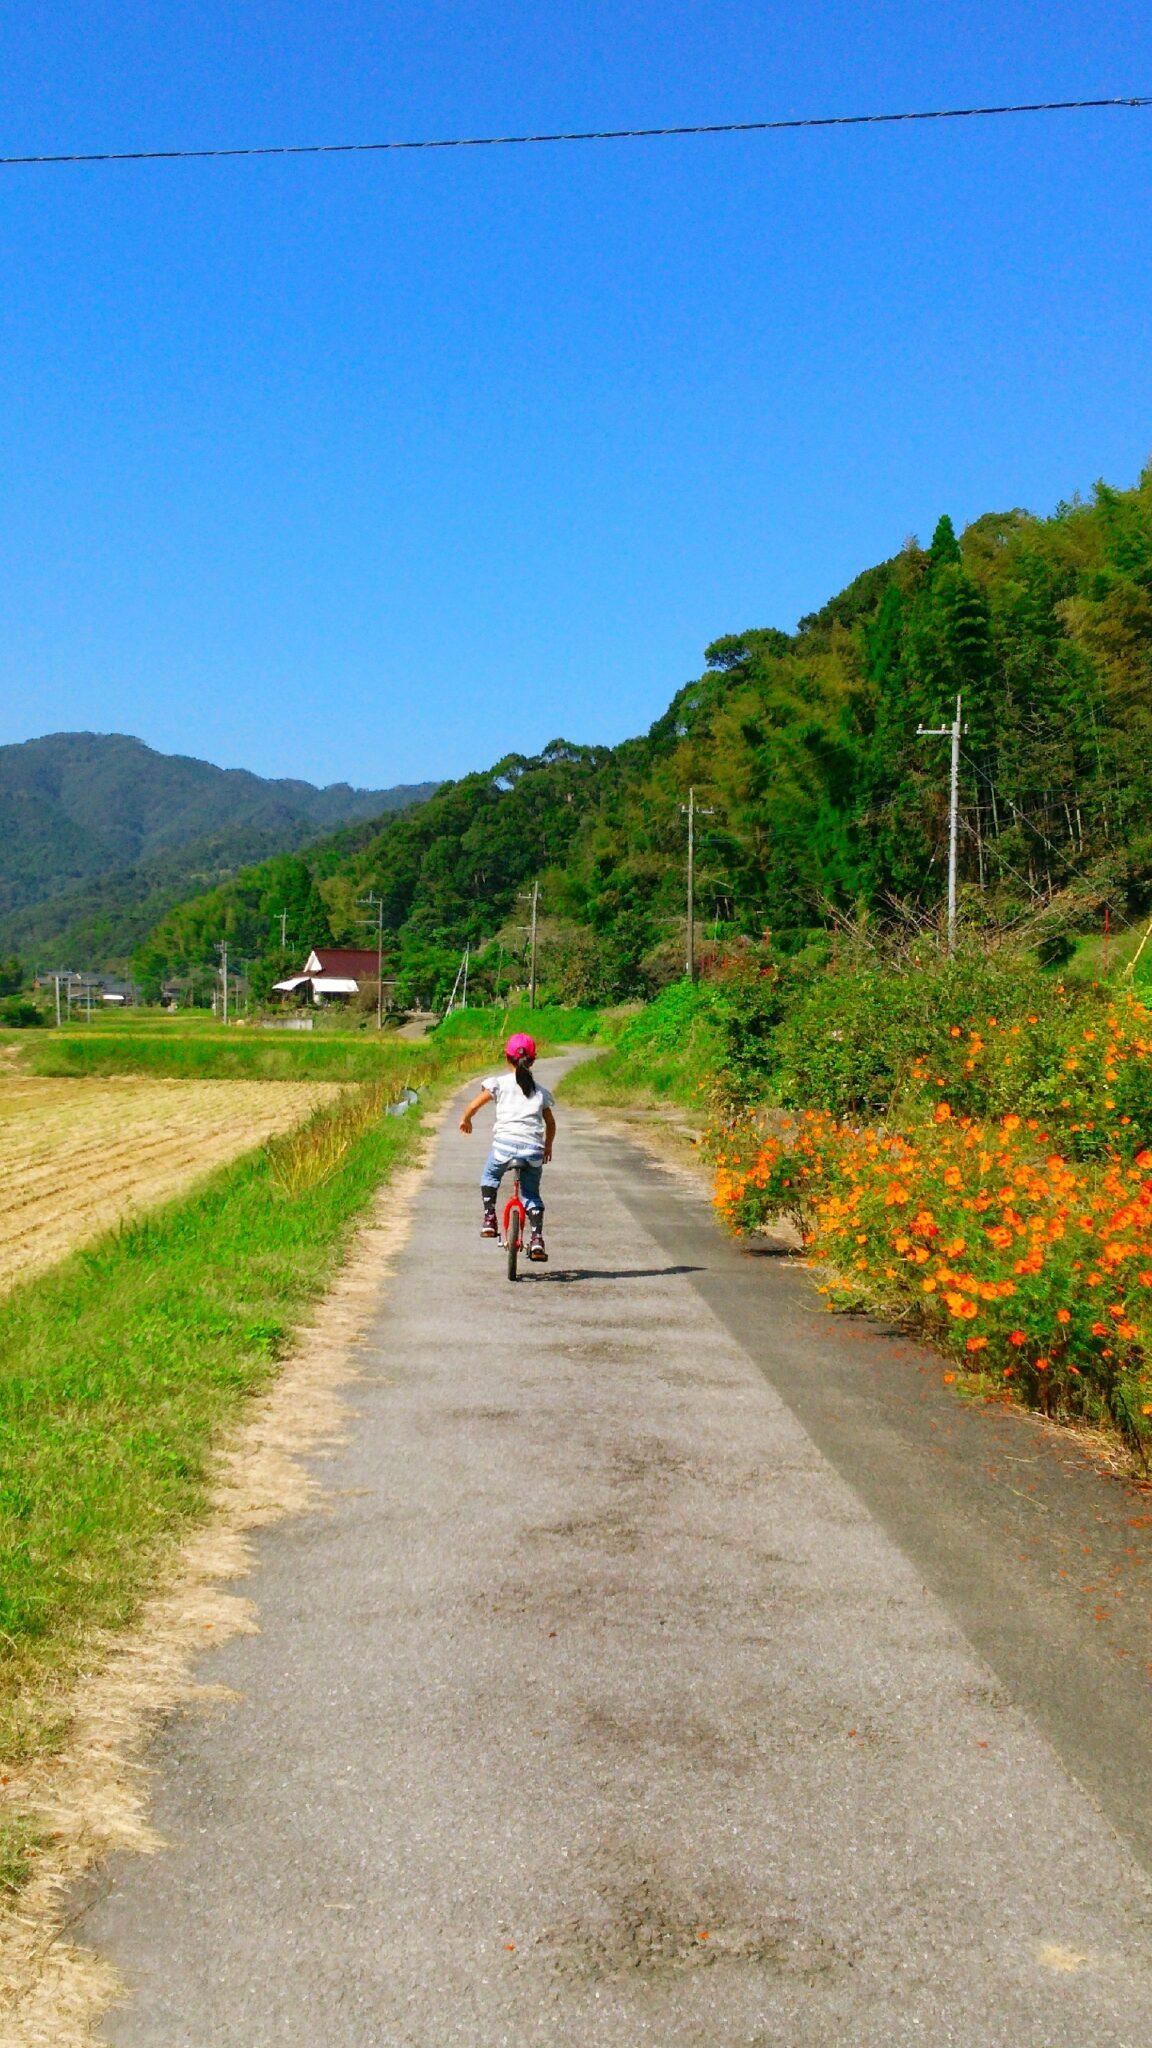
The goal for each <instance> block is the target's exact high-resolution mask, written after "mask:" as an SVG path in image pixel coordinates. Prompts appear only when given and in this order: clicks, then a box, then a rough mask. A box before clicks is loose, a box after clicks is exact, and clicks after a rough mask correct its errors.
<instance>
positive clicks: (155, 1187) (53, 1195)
mask: <svg viewBox="0 0 1152 2048" xmlns="http://www.w3.org/2000/svg"><path fill="white" fill-rule="evenodd" d="M339 1092H340V1090H339V1087H338V1086H337V1085H336V1084H334V1083H330V1082H328V1083H325V1082H301V1081H283V1082H275V1081H155V1080H150V1079H147V1078H144V1077H141V1078H136V1077H135V1076H132V1077H125V1078H123V1079H120V1078H117V1079H108V1080H84V1081H70V1080H47V1079H32V1078H31V1077H28V1076H16V1075H8V1074H3V1075H0V1158H2V1159H3V1162H4V1179H3V1186H2V1187H0V1291H2V1290H4V1289H6V1288H9V1287H11V1286H12V1285H13V1284H14V1283H15V1282H16V1281H17V1280H22V1279H25V1278H26V1277H27V1276H28V1275H29V1274H33V1273H38V1272H41V1271H42V1270H43V1268H44V1267H45V1266H50V1265H52V1263H53V1262H54V1261H55V1260H56V1259H59V1258H62V1257H63V1255H64V1253H65V1252H69V1251H71V1250H72V1249H73V1248H74V1246H76V1245H80V1244H84V1243H86V1242H87V1241H88V1240H89V1239H91V1238H93V1237H96V1236H98V1235H99V1233H100V1232H101V1231H103V1230H107V1229H109V1228H110V1227H111V1226H112V1225H114V1224H116V1223H119V1222H121V1221H122V1220H123V1219H124V1218H126V1217H128V1216H133V1215H138V1214H139V1213H140V1212H141V1211H142V1210H144V1209H148V1208H151V1207H152V1206H153V1205H154V1204H155V1203H157V1202H162V1201H166V1200H167V1199H168V1197H169V1196H171V1195H176V1194H179V1193H180V1192H181V1191H182V1189H184V1188H186V1187H188V1186H189V1184H190V1183H191V1182H193V1181H196V1180H199V1179H201V1178H202V1176H203V1175H205V1174H207V1173H211V1172H212V1171H213V1170H214V1169H215V1168H216V1167H218V1166H223V1165H225V1164H226V1163H227V1161H228V1160H229V1159H233V1158H235V1157H236V1155H237V1153H239V1152H245V1151H247V1150H248V1149H249V1147H250V1146H252V1145H258V1144H260V1143H261V1142H262V1140H263V1139H265V1138H269V1137H271V1136H272V1135H273V1134H274V1133H275V1132H277V1131H283V1130H287V1129H289V1128H290V1126H291V1125H293V1124H295V1123H299V1122H300V1121H301V1119H302V1118H304V1117H306V1116H307V1115H309V1113H310V1112H311V1111H312V1110H313V1109H315V1108H316V1107H317V1105H318V1104H319V1103H322V1102H327V1101H329V1100H330V1099H331V1098H332V1096H334V1095H337V1094H339Z"/></svg>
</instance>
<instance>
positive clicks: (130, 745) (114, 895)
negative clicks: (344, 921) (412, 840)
mask: <svg viewBox="0 0 1152 2048" xmlns="http://www.w3.org/2000/svg"><path fill="white" fill-rule="evenodd" d="M434 787H435V784H433V783H421V784H417V785H413V786H400V787H397V788H393V789H353V788H351V787H350V786H349V784H348V783H343V782H342V783H332V784H330V785H329V786H328V787H327V788H325V789H318V788H316V787H314V786H313V784H312V783H310V782H299V781H293V780H287V779H284V780H274V781H273V780H269V779H267V778H266V777H263V776H259V775H252V774H249V772H248V771H247V770H246V769H242V768H215V767H213V766H212V765H211V764H210V763H209V762H207V761H196V760H192V759H189V758H187V757H186V756H184V755H179V754H160V753H157V752H155V750H154V749H153V748H151V747H146V746H145V745H144V744H143V743H142V741H140V740H136V739H130V738H128V737H126V736H125V735H124V734H121V733H90V732H74V733H51V734H49V735H47V736H46V737H45V738H43V739H36V740H27V741H25V742H24V743H23V744H22V745H19V746H7V747H0V816H2V817H3V821H4V831H3V834H2V835H0V950H15V951H17V952H21V953H23V954H24V955H25V957H28V956H29V955H31V956H34V957H35V958H36V959H38V960H39V962H40V964H41V965H44V964H45V963H46V961H48V960H50V961H51V963H52V964H53V965H57V964H65V965H70V966H76V967H83V968H96V967H106V966H110V965H118V964H126V963H127V960H128V958H129V956H130V954H131V952H132V950H133V948H134V947H135V946H136V945H138V944H139V942H140V940H141V939H142V938H144V937H145V936H146V935H147V933H148V932H149V931H150V930H151V929H152V927H153V926H154V925H155V924H156V922H157V920H158V919H159V918H160V917H162V916H163V915H164V913H165V911H167V910H168V909H169V908H170V907H171V905H172V904H174V903H177V902H179V901H181V900H182V899H183V898H184V897H187V896H188V895H190V894H192V892H193V891H194V890H196V889H201V888H205V887H209V886H211V885H213V884H216V883H218V882H219V881H221V880H223V879H225V878H227V877H228V876H230V875H233V874H235V873H236V871H237V869H239V868H242V867H244V866H245V865H248V864H250V863H251V862H252V861H254V860H259V859H262V858H264V857H265V856H266V855H272V854H277V853H280V852H283V851H286V850H289V849H291V848H294V847H297V846H300V845H303V844H304V843H305V842H306V841H308V840H312V839H316V838H318V837H319V836H320V835H321V834H324V833H331V832H332V830H333V829H334V828H335V827H337V826H341V825H345V824H350V823H355V822H357V821H361V820H365V819H378V818H379V817H380V816H381V814H382V813H384V812H387V811H391V810H396V809H399V808H401V807H402V806H403V805H405V804H407V803H413V802H416V801H418V800H419V799H420V798H422V797H425V796H427V795H429V794H430V793H431V791H432V789H433V788H434Z"/></svg>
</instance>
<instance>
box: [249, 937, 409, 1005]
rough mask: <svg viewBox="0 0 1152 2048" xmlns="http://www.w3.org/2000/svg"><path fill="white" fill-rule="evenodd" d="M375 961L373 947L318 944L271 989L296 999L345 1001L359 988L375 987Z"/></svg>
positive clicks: (322, 1001) (301, 1001)
mask: <svg viewBox="0 0 1152 2048" xmlns="http://www.w3.org/2000/svg"><path fill="white" fill-rule="evenodd" d="M378 964H379V963H378V960H377V956H376V949H375V947H373V948H372V949H371V951H368V950H367V949H366V948H364V947H359V946H357V947H352V946H318V947H315V948H314V949H313V951H312V952H311V953H309V955H308V958H307V959H306V961H305V962H304V965H303V967H302V969H301V971H300V973H299V974H290V975H289V976H288V978H287V980H286V981H278V982H276V983H275V985H274V993H275V994H276V995H280V996H295V998H296V1001H297V1002H298V1003H307V1002H312V1003H327V1002H332V1001H335V1002H348V1001H349V1000H350V999H351V997H353V996H357V995H359V993H360V991H361V989H362V988H375V986H376V974H377V968H378ZM386 990H387V985H386Z"/></svg>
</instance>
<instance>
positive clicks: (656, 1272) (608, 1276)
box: [524, 1266, 705, 1285]
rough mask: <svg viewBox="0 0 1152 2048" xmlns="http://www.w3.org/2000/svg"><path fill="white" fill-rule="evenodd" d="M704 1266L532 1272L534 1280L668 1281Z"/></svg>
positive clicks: (563, 1267)
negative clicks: (675, 1275) (675, 1274)
mask: <svg viewBox="0 0 1152 2048" xmlns="http://www.w3.org/2000/svg"><path fill="white" fill-rule="evenodd" d="M704 1271H705V1268H704V1267H703V1266H611V1267H605V1268H603V1269H601V1268H600V1267H597V1266H558V1267H557V1268H556V1270H555V1272H552V1273H540V1272H530V1274H525V1276H524V1277H525V1278H526V1279H527V1278H529V1277H531V1278H532V1279H533V1280H561V1281H563V1282H564V1283H565V1285H567V1283H568V1282H569V1281H571V1280H666V1279H670V1278H671V1276H672V1275H673V1274H674V1273H703V1272H704Z"/></svg>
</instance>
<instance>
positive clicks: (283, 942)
mask: <svg viewBox="0 0 1152 2048" xmlns="http://www.w3.org/2000/svg"><path fill="white" fill-rule="evenodd" d="M276 915H277V917H278V918H279V919H280V951H281V952H282V953H286V952H287V951H288V912H287V911H286V910H278V911H277V912H276Z"/></svg>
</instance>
